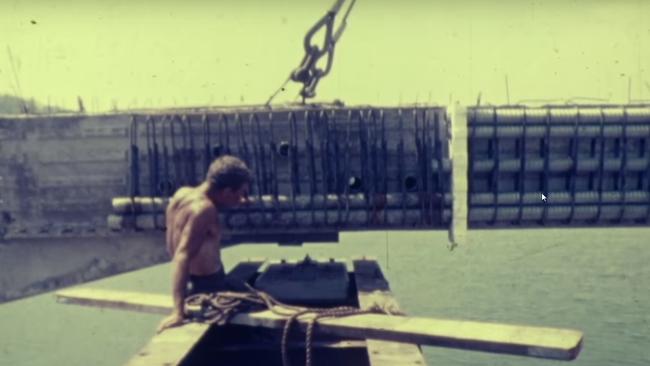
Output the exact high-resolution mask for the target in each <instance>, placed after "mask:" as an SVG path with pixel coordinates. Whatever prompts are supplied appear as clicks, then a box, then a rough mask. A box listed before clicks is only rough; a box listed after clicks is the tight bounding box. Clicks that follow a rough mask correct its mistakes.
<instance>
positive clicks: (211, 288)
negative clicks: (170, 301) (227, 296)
mask: <svg viewBox="0 0 650 366" xmlns="http://www.w3.org/2000/svg"><path fill="white" fill-rule="evenodd" d="M188 287H189V289H188V295H195V294H201V293H211V292H218V291H229V290H230V289H229V286H228V284H227V283H226V273H225V272H224V270H223V268H222V269H221V271H219V272H215V273H213V274H210V275H207V276H195V275H190V279H189V283H188Z"/></svg>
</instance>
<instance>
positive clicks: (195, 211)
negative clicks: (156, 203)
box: [166, 187, 223, 276]
mask: <svg viewBox="0 0 650 366" xmlns="http://www.w3.org/2000/svg"><path fill="white" fill-rule="evenodd" d="M197 215H209V216H211V217H215V218H218V210H217V208H216V207H215V206H214V204H213V203H212V202H211V201H210V199H208V197H206V196H205V194H204V193H203V192H201V191H200V190H198V189H194V188H191V187H183V188H181V189H179V190H178V191H177V192H176V193H175V194H174V196H173V197H172V198H171V200H170V202H169V205H168V206H167V212H166V221H167V225H166V226H167V252H168V253H169V255H170V256H171V257H172V258H173V257H174V254H175V253H176V250H177V248H178V244H179V243H180V241H181V240H180V239H181V235H182V234H183V230H186V229H187V227H188V224H189V223H190V221H191V220H193V219H194V218H195V217H196V216H197ZM203 229H204V230H205V237H204V240H203V242H202V243H200V248H199V249H198V252H197V253H196V255H195V256H193V257H192V258H191V259H190V264H189V274H191V275H197V276H206V275H210V274H213V273H216V272H218V271H220V270H221V269H223V264H222V263H221V250H220V247H219V245H220V244H219V240H220V238H221V230H220V227H219V222H218V219H217V220H214V221H213V222H211V223H210V224H209V225H208V226H206V227H205V228H203Z"/></svg>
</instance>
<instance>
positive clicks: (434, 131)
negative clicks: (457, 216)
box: [129, 107, 451, 231]
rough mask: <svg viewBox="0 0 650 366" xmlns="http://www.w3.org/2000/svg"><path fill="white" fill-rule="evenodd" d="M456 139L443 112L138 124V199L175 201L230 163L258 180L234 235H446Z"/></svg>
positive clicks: (134, 155)
mask: <svg viewBox="0 0 650 366" xmlns="http://www.w3.org/2000/svg"><path fill="white" fill-rule="evenodd" d="M448 130H449V128H448V123H447V119H446V117H445V113H444V109H442V108H436V107H431V108H423V107H418V108H410V109H397V108H387V109H377V108H368V109H363V108H355V109H345V108H337V109H330V110H309V109H307V110H305V109H303V110H284V111H273V112H270V113H268V112H232V113H215V114H202V115H191V114H185V115H167V116H134V117H133V120H132V125H131V148H130V149H131V154H130V156H131V158H130V174H129V182H130V184H129V185H130V195H131V197H137V196H149V197H169V196H170V195H171V194H173V192H174V191H175V190H176V189H177V188H179V187H180V186H183V185H194V184H197V183H199V182H201V181H202V180H203V178H204V175H205V172H206V171H207V168H208V166H209V164H210V163H211V162H212V160H213V159H215V158H216V157H219V156H221V155H225V154H231V155H235V156H238V157H240V158H242V159H243V160H244V161H245V162H246V163H247V165H248V166H249V167H250V169H251V170H252V171H253V174H254V177H255V179H254V181H253V183H252V185H251V193H250V204H248V205H245V206H244V207H242V208H240V209H234V210H232V211H230V212H228V215H227V216H226V220H225V222H226V224H227V226H228V227H230V228H231V229H246V230H249V231H251V230H252V231H255V230H257V229H260V230H261V229H265V230H269V229H278V230H279V229H284V230H286V229H287V228H291V229H298V228H302V229H313V228H321V229H331V230H337V231H338V230H360V229H363V230H368V229H380V228H381V229H386V228H395V229H399V228H404V229H406V228H432V229H433V228H443V229H444V228H447V227H448V225H449V221H450V217H451V190H450V171H451V164H450V158H449V132H448ZM156 221H157V220H156V219H155V218H153V222H154V223H155V222H156Z"/></svg>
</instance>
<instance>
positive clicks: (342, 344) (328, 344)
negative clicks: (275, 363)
mask: <svg viewBox="0 0 650 366" xmlns="http://www.w3.org/2000/svg"><path fill="white" fill-rule="evenodd" d="M279 347H280V343H278V344H271V343H268V344H250V343H243V344H229V345H225V346H221V347H219V348H218V350H219V351H226V352H241V351H259V350H275V351H277V350H278V349H279ZM287 347H288V348H289V349H300V350H304V349H305V342H289V343H287ZM311 347H312V349H319V348H328V349H349V348H365V347H366V342H365V341H361V340H356V339H354V340H352V339H349V340H341V341H314V342H312V343H311Z"/></svg>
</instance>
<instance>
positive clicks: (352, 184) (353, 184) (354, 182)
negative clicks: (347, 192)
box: [348, 176, 363, 190]
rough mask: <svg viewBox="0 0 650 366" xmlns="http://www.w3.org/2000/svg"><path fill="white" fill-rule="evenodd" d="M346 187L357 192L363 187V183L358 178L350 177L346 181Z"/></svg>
mask: <svg viewBox="0 0 650 366" xmlns="http://www.w3.org/2000/svg"><path fill="white" fill-rule="evenodd" d="M348 187H349V188H350V189H352V190H359V189H361V187H363V181H362V180H361V178H359V177H355V176H352V177H350V179H349V180H348Z"/></svg>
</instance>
